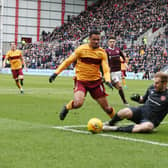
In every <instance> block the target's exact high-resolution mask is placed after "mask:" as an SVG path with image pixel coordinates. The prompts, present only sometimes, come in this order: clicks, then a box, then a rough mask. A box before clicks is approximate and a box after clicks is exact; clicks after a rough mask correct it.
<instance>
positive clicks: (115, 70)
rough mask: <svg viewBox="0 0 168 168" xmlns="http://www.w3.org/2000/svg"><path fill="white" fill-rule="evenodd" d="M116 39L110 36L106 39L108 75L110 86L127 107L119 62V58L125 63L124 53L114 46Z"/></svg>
mask: <svg viewBox="0 0 168 168" xmlns="http://www.w3.org/2000/svg"><path fill="white" fill-rule="evenodd" d="M115 44H116V38H115V37H113V36H110V37H109V39H108V48H107V49H106V53H107V55H108V61H109V67H110V73H111V80H112V85H113V86H114V87H115V88H116V89H117V90H118V93H119V95H120V97H121V99H122V101H123V103H124V104H125V105H129V104H128V102H127V100H126V99H125V95H124V91H123V88H122V85H121V82H120V81H121V61H120V57H122V58H123V60H124V61H125V55H124V53H123V52H122V51H121V50H120V49H119V48H118V47H116V46H115Z"/></svg>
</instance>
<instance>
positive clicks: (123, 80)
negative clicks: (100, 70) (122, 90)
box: [122, 78, 126, 86]
mask: <svg viewBox="0 0 168 168" xmlns="http://www.w3.org/2000/svg"><path fill="white" fill-rule="evenodd" d="M122 84H123V86H126V82H125V79H124V78H123V79H122Z"/></svg>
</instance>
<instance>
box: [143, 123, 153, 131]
mask: <svg viewBox="0 0 168 168" xmlns="http://www.w3.org/2000/svg"><path fill="white" fill-rule="evenodd" d="M153 127H154V126H153V124H152V123H151V122H147V123H145V127H144V131H146V132H151V131H152V130H153Z"/></svg>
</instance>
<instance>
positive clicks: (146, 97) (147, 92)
mask: <svg viewBox="0 0 168 168" xmlns="http://www.w3.org/2000/svg"><path fill="white" fill-rule="evenodd" d="M151 87H152V86H150V87H149V88H148V89H147V91H146V93H145V94H144V96H143V102H146V100H147V99H148V96H149V91H150V89H151Z"/></svg>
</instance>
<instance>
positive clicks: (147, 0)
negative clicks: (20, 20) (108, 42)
mask: <svg viewBox="0 0 168 168" xmlns="http://www.w3.org/2000/svg"><path fill="white" fill-rule="evenodd" d="M167 21H168V8H167V0H162V1H158V0H99V1H98V2H97V3H96V4H94V5H93V6H91V7H88V10H87V11H84V12H81V13H80V15H78V16H74V17H71V19H70V20H69V21H68V22H67V23H65V24H63V25H62V26H61V27H56V28H55V30H54V31H53V32H52V33H45V32H43V36H42V39H43V40H44V41H49V42H50V41H57V42H61V41H65V40H70V41H76V40H79V39H81V38H82V37H85V36H86V35H88V32H89V31H90V29H95V28H99V29H100V30H102V31H105V33H106V34H110V33H111V32H113V34H114V35H115V36H121V37H122V39H124V40H132V39H133V40H134V39H137V37H139V36H140V35H141V34H143V33H144V32H146V31H147V30H148V29H149V28H152V27H153V28H154V29H157V28H159V27H161V26H164V25H165V24H166V23H167ZM100 25H101V26H100Z"/></svg>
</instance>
